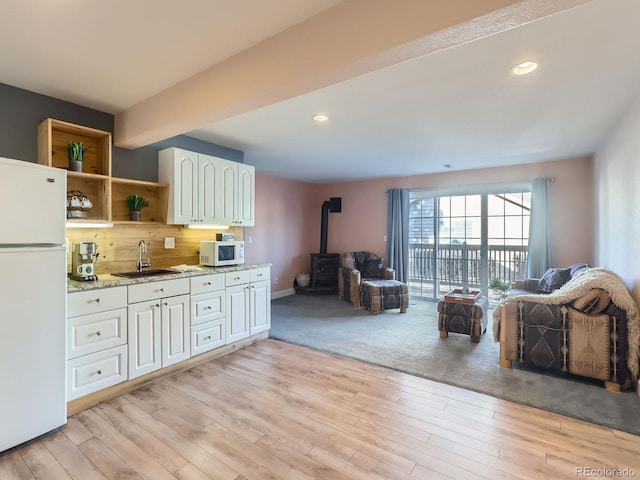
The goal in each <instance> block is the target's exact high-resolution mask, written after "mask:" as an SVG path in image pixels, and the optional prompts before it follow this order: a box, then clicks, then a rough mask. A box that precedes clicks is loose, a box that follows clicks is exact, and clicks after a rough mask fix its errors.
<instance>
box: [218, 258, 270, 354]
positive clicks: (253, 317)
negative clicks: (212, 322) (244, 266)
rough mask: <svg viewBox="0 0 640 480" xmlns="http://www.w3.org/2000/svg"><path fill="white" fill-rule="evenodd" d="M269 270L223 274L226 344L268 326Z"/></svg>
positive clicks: (258, 269)
mask: <svg viewBox="0 0 640 480" xmlns="http://www.w3.org/2000/svg"><path fill="white" fill-rule="evenodd" d="M269 277H270V269H269V268H268V267H267V268H257V269H252V270H241V271H235V272H228V273H227V274H226V279H225V280H226V285H227V288H226V303H227V305H226V306H227V313H226V316H225V324H226V325H225V326H226V332H225V334H226V335H225V338H226V343H231V342H235V341H237V340H241V339H243V338H247V337H249V336H250V335H254V334H256V333H259V332H263V331H265V330H268V329H269V328H270V327H271V286H270V278H269Z"/></svg>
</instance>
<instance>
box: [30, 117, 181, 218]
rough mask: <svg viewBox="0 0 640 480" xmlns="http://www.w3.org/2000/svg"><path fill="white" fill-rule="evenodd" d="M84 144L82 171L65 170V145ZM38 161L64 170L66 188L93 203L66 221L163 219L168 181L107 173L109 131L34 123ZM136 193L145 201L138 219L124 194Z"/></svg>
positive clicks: (58, 122)
mask: <svg viewBox="0 0 640 480" xmlns="http://www.w3.org/2000/svg"><path fill="white" fill-rule="evenodd" d="M72 140H73V141H75V142H82V143H84V145H85V146H86V147H87V152H86V156H85V159H84V161H83V162H82V163H83V166H82V172H74V171H72V170H69V156H68V154H67V145H68V143H69V142H70V141H72ZM38 163H40V164H42V165H47V166H49V167H55V168H62V169H65V170H67V191H71V190H79V191H81V192H82V193H83V194H85V195H86V196H87V197H88V198H89V199H90V200H91V202H92V203H93V206H92V207H91V208H90V209H87V210H86V212H87V217H86V218H82V219H76V218H68V219H67V222H68V223H79V224H81V223H83V222H84V223H88V222H118V223H166V222H167V199H168V193H169V185H167V184H164V183H155V182H145V181H140V180H130V179H126V178H113V177H111V133H110V132H104V131H102V130H96V129H95V128H90V127H83V126H81V125H75V124H73V123H68V122H63V121H61V120H55V119H52V118H48V119H46V120H44V121H43V122H41V123H40V125H38ZM133 194H138V195H142V196H143V197H145V198H146V199H147V200H148V201H149V206H148V207H145V208H143V209H142V222H131V221H130V220H129V218H130V215H129V205H128V204H127V196H128V195H133Z"/></svg>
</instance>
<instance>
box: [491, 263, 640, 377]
mask: <svg viewBox="0 0 640 480" xmlns="http://www.w3.org/2000/svg"><path fill="white" fill-rule="evenodd" d="M594 288H599V289H601V290H604V291H605V292H607V293H608V294H609V297H611V301H612V302H613V304H614V305H616V306H617V307H619V308H621V309H622V310H624V311H625V312H626V314H627V335H628V342H629V356H628V358H627V365H628V367H629V370H630V372H631V374H632V376H633V379H634V381H636V382H637V381H638V372H639V370H640V364H639V360H640V312H639V311H638V306H637V305H636V302H635V301H634V300H633V298H632V297H631V294H630V293H629V290H628V288H627V286H626V285H625V283H624V281H623V280H622V279H621V278H620V277H619V276H618V275H617V274H616V273H614V272H612V271H611V270H607V269H606V268H588V269H585V270H583V271H581V272H579V273H578V274H577V275H576V276H575V277H573V278H572V279H571V280H569V281H568V282H567V283H565V284H564V285H563V286H562V287H560V288H559V289H557V290H555V291H553V292H551V293H549V294H531V295H518V296H517V297H508V298H506V299H504V300H503V301H502V302H500V305H498V306H497V307H496V308H495V309H494V310H493V339H494V341H496V342H499V341H500V313H501V311H502V309H501V308H500V307H501V306H502V305H504V304H506V303H509V302H516V301H529V302H537V303H543V304H547V305H560V304H565V303H571V302H573V301H574V300H577V299H579V298H581V297H582V296H583V295H586V294H587V293H588V292H589V291H591V290H593V289H594Z"/></svg>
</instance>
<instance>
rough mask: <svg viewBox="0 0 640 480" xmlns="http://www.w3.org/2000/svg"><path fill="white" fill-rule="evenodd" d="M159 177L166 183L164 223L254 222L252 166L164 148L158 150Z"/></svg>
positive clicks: (240, 224) (236, 224)
mask: <svg viewBox="0 0 640 480" xmlns="http://www.w3.org/2000/svg"><path fill="white" fill-rule="evenodd" d="M158 180H159V181H160V182H164V183H168V184H169V208H168V211H167V223H168V224H177V225H188V224H196V225H229V226H253V225H255V168H254V167H253V166H251V165H245V164H243V163H238V162H232V161H230V160H225V159H223V158H218V157H213V156H210V155H204V154H201V153H195V152H189V151H187V150H182V149H179V148H167V149H165V150H161V151H160V152H158Z"/></svg>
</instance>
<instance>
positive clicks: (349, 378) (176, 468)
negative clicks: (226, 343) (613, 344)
mask: <svg viewBox="0 0 640 480" xmlns="http://www.w3.org/2000/svg"><path fill="white" fill-rule="evenodd" d="M612 395H615V394H614V393H612ZM638 452H640V437H637V436H634V435H630V434H627V433H624V432H620V431H615V430H611V429H609V428H604V427H600V426H597V425H593V424H589V423H585V422H582V421H579V420H574V419H571V418H567V417H563V416H560V415H556V414H552V413H548V412H545V411H542V410H536V409H534V408H530V407H525V406H522V405H518V404H515V403H510V402H507V401H503V400H498V399H495V398H492V397H489V396H486V395H481V394H477V393H474V392H469V391H466V390H461V389H458V388H455V387H451V386H448V385H444V384H440V383H435V382H431V381H428V380H424V379H421V378H417V377H412V376H410V375H406V374H403V373H399V372H396V371H393V370H388V369H385V368H382V367H378V366H375V365H370V364H366V363H362V362H358V361H356V360H351V359H347V358H343V357H339V356H335V355H331V354H326V353H322V352H318V351H315V350H311V349H307V348H304V347H299V346H295V345H289V344H286V343H282V342H278V341H276V340H264V341H261V342H259V343H257V344H255V345H252V346H249V347H247V348H245V349H243V350H240V351H238V352H235V353H232V354H230V355H227V356H225V357H222V358H218V359H216V360H212V361H210V362H207V363H204V364H202V365H200V366H198V367H195V368H193V369H191V370H189V371H186V372H181V373H178V374H174V375H172V376H169V377H165V378H162V379H159V380H156V381H155V382H153V383H152V384H150V385H148V386H145V387H142V388H140V389H139V390H136V391H134V392H131V393H128V394H126V395H123V396H121V397H118V398H116V399H114V400H112V401H109V402H107V403H104V404H101V405H98V406H96V407H93V408H91V409H89V410H85V411H83V412H80V413H78V414H76V415H74V416H72V417H70V418H69V421H68V424H67V425H66V426H64V427H62V428H60V429H59V430H57V431H55V432H53V433H50V434H47V435H45V436H42V437H40V438H38V439H35V440H33V441H31V442H28V443H26V444H24V445H21V446H19V447H17V448H15V449H12V450H9V451H7V452H4V453H2V454H0V479H2V480H14V479H19V480H27V479H53V480H63V479H64V480H69V479H74V480H91V479H118V480H122V479H148V480H164V479H179V480H187V479H193V480H200V479H213V480H253V479H255V480H265V479H267V480H268V479H296V480H298V479H299V480H309V479H323V480H324V479H336V480H345V479H366V480H381V479H400V480H419V479H425V480H427V479H428V480H433V479H435V480H438V479H467V478H469V479H475V478H480V479H483V478H487V479H527V480H529V479H565V478H576V477H580V476H581V475H580V473H583V475H582V476H591V477H592V478H593V475H588V474H593V473H594V472H595V471H597V470H600V472H595V473H601V474H609V475H600V477H603V476H610V477H611V476H613V474H612V471H604V470H602V469H606V468H608V469H615V468H618V469H624V468H627V469H631V470H627V472H634V473H635V475H640V455H638ZM580 469H582V470H580ZM587 469H591V470H587Z"/></svg>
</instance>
